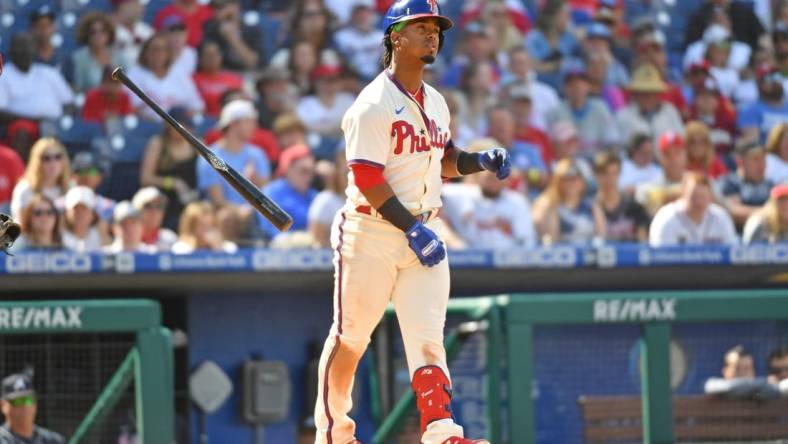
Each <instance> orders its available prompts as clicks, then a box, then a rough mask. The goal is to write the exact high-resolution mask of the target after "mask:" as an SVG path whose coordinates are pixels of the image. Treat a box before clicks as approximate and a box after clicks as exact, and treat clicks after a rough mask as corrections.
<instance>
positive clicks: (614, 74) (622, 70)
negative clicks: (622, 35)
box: [581, 22, 629, 86]
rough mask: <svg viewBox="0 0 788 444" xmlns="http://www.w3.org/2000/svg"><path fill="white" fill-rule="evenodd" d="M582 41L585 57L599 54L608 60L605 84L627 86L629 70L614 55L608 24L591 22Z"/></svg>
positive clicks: (602, 58) (601, 57)
mask: <svg viewBox="0 0 788 444" xmlns="http://www.w3.org/2000/svg"><path fill="white" fill-rule="evenodd" d="M581 43H582V53H583V54H584V55H585V57H590V56H592V55H594V56H599V58H600V59H601V60H604V61H606V62H607V63H606V64H605V66H606V68H607V69H606V70H605V72H604V74H605V76H604V84H605V85H612V86H625V85H626V84H628V83H629V72H627V68H626V67H624V65H623V64H622V63H621V62H619V61H618V60H616V58H615V57H614V56H613V51H612V46H613V35H612V34H611V33H610V30H609V29H608V27H607V26H605V25H604V24H602V23H598V22H591V24H589V25H588V26H587V27H586V30H585V39H584V40H583V41H582V42H581Z"/></svg>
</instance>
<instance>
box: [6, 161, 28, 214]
mask: <svg viewBox="0 0 788 444" xmlns="http://www.w3.org/2000/svg"><path fill="white" fill-rule="evenodd" d="M24 174H25V164H24V162H22V159H21V158H20V157H19V154H17V153H16V151H14V150H12V149H11V148H8V147H6V146H3V145H0V213H8V212H9V211H11V195H12V193H13V191H14V187H15V186H16V184H17V182H19V180H20V179H21V178H22V176H23V175H24Z"/></svg>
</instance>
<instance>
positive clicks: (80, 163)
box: [71, 151, 98, 173]
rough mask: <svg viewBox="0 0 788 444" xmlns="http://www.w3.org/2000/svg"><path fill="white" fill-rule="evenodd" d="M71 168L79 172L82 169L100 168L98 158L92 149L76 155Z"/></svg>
mask: <svg viewBox="0 0 788 444" xmlns="http://www.w3.org/2000/svg"><path fill="white" fill-rule="evenodd" d="M71 168H72V169H73V170H74V171H75V172H77V173H79V172H80V171H87V170H91V169H94V168H98V164H97V163H96V158H95V157H93V153H91V152H90V151H82V152H81V153H77V155H76V156H74V160H72V161H71Z"/></svg>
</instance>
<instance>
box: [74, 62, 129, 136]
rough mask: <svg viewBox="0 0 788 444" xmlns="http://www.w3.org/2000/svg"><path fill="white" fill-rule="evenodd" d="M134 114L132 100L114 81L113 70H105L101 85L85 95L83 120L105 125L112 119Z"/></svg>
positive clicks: (121, 86)
mask: <svg viewBox="0 0 788 444" xmlns="http://www.w3.org/2000/svg"><path fill="white" fill-rule="evenodd" d="M133 112H134V109H133V108H132V106H131V99H129V95H128V93H127V92H126V91H125V90H124V89H123V85H122V84H120V83H119V82H116V81H114V80H112V68H111V67H107V68H105V69H104V73H103V76H102V78H101V85H99V86H97V87H95V88H91V89H89V90H88V92H87V93H86V94H85V105H84V106H83V107H82V120H84V121H86V122H97V123H103V122H104V121H105V120H107V119H108V118H110V117H119V116H126V115H129V114H131V113H133Z"/></svg>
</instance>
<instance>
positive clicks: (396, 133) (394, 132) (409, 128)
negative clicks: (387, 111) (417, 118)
mask: <svg viewBox="0 0 788 444" xmlns="http://www.w3.org/2000/svg"><path fill="white" fill-rule="evenodd" d="M391 137H396V138H397V145H396V146H395V147H394V154H396V155H399V154H402V151H403V150H408V151H409V152H410V154H413V153H421V152H424V151H429V150H430V148H438V149H443V148H444V147H445V146H446V142H448V139H449V134H448V133H441V132H440V128H438V126H437V125H436V124H435V121H434V120H430V133H429V138H428V137H427V132H426V131H424V130H423V129H422V130H419V132H418V134H416V130H415V129H414V128H413V125H411V124H410V123H408V122H406V121H404V120H398V121H396V122H394V124H392V125H391ZM406 141H409V142H410V145H406V144H405V142H406Z"/></svg>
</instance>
